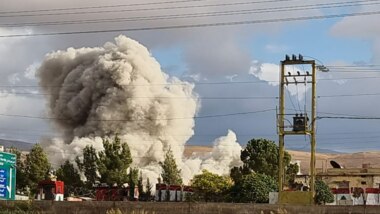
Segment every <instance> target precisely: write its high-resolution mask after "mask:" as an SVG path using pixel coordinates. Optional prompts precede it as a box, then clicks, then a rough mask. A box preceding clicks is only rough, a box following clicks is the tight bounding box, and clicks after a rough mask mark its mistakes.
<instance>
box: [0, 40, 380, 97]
mask: <svg viewBox="0 0 380 214" xmlns="http://www.w3.org/2000/svg"><path fill="white" fill-rule="evenodd" d="M0 37H1V36H0ZM379 78H380V76H372V77H347V78H319V79H317V80H318V81H337V80H359V79H379ZM269 82H271V83H278V82H279V81H271V80H269V81H267V80H260V81H235V82H231V81H224V82H223V81H221V82H192V83H188V82H186V83H162V84H160V83H156V84H155V83H150V84H129V85H126V84H119V85H120V86H127V87H128V86H129V87H153V86H168V85H188V84H193V85H196V86H202V85H234V84H266V83H269ZM73 85H74V84H68V85H0V88H40V87H42V88H65V87H72V86H73ZM14 93H19V94H22V93H23V92H14ZM0 94H1V91H0ZM26 94H29V93H26ZM30 94H35V95H50V94H42V93H34V92H31V93H30Z"/></svg>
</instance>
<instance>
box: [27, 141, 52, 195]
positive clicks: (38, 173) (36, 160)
mask: <svg viewBox="0 0 380 214" xmlns="http://www.w3.org/2000/svg"><path fill="white" fill-rule="evenodd" d="M50 169H51V166H50V163H49V160H48V158H47V155H46V153H45V152H44V150H43V149H42V147H41V146H40V145H39V144H35V145H34V146H33V148H32V150H31V151H30V153H29V154H28V155H27V156H26V160H25V174H26V183H27V186H29V188H30V189H31V192H32V193H36V190H37V184H38V182H40V181H42V180H46V179H49V173H50Z"/></svg>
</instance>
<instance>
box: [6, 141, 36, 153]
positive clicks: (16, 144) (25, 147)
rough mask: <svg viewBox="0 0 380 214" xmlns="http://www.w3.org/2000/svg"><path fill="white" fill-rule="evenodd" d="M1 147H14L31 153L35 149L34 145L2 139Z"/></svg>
mask: <svg viewBox="0 0 380 214" xmlns="http://www.w3.org/2000/svg"><path fill="white" fill-rule="evenodd" d="M0 145H2V146H4V147H5V148H10V147H12V146H13V147H15V148H17V149H18V150H20V151H29V150H30V149H31V148H32V147H33V144H32V143H28V142H25V141H19V140H6V139H0Z"/></svg>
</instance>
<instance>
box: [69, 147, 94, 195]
mask: <svg viewBox="0 0 380 214" xmlns="http://www.w3.org/2000/svg"><path fill="white" fill-rule="evenodd" d="M97 160H98V157H97V155H96V150H95V148H94V147H93V146H90V145H87V146H86V147H85V148H84V149H83V159H82V160H81V159H80V158H79V157H76V159H75V162H76V163H77V165H78V168H79V170H80V171H81V172H82V173H83V174H84V176H85V177H86V185H87V187H88V188H91V187H92V186H93V185H94V184H95V182H96V181H97V180H98V179H99V177H98V174H97V170H98V167H97V164H96V162H97Z"/></svg>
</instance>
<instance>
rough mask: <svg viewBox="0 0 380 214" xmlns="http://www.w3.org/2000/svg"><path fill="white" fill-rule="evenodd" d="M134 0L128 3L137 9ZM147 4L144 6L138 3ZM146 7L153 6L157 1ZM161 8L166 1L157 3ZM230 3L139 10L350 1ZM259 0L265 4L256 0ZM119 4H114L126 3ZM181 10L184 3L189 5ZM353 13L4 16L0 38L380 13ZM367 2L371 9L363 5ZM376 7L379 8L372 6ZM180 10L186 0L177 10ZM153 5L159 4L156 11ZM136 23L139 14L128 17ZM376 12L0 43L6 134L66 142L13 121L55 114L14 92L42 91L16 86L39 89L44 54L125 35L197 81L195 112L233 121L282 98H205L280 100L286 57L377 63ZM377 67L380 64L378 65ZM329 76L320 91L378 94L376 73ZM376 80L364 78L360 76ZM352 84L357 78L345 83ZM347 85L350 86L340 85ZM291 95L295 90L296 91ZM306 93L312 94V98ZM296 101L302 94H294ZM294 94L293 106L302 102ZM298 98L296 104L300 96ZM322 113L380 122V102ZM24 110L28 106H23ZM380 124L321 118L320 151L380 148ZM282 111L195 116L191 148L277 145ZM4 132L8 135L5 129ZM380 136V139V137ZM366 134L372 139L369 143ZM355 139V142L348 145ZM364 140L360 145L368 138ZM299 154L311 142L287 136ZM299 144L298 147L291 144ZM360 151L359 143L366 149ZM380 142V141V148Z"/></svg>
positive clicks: (14, 7)
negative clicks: (227, 139) (231, 137)
mask: <svg viewBox="0 0 380 214" xmlns="http://www.w3.org/2000/svg"><path fill="white" fill-rule="evenodd" d="M133 2H134V1H131V3H133ZM136 2H140V1H136ZM143 2H146V3H147V5H148V6H149V2H151V1H143ZM156 2H159V1H156ZM239 2H247V5H242V6H239V5H230V6H224V7H214V6H213V7H211V6H209V7H201V8H193V9H191V8H190V9H189V8H181V9H176V10H170V11H164V12H162V11H159V10H158V11H147V12H144V11H142V12H136V14H137V15H136V16H151V15H161V16H162V15H167V14H187V13H199V12H205V13H206V12H214V11H222V10H242V9H257V8H259V9H260V8H274V7H283V6H288V5H294V6H297V5H298V6H302V5H306V4H308V5H310V4H311V5H313V4H314V5H317V4H322V3H325V4H330V3H336V4H339V3H342V4H343V5H344V4H347V3H344V2H346V1H338V0H337V1H311V0H310V1H297V0H293V1H289V2H286V4H285V2H279V3H265V2H261V3H259V4H255V5H249V4H248V2H250V1H247V0H241V1H239ZM258 2H260V1H258ZM121 3H122V2H121V1H118V0H112V1H109V2H107V5H116V4H121ZM218 3H219V4H222V3H230V2H229V1H215V0H209V1H204V2H203V1H201V2H190V3H186V5H190V6H191V5H208V4H211V5H212V4H218ZM104 4H105V3H104V2H103V1H100V0H99V1H83V2H76V1H65V2H51V1H47V0H33V1H30V2H29V3H27V4H20V2H18V1H10V0H6V1H3V2H2V3H0V6H1V8H2V10H3V11H20V10H25V9H28V10H37V9H40V8H46V9H49V8H50V9H52V8H70V7H86V6H99V5H104ZM182 4H184V3H182ZM355 4H357V5H356V6H355V7H341V8H338V9H319V10H315V9H314V10H307V9H305V10H304V11H284V12H273V13H261V14H248V15H239V16H238V15H237V16H218V17H204V18H192V19H173V20H172V19H170V20H153V21H136V22H119V23H108V24H107V23H98V24H86V25H80V24H77V25H56V26H46V25H42V26H24V27H18V28H14V27H13V28H12V27H6V26H4V24H6V23H8V24H9V23H24V22H41V21H45V20H47V19H48V20H49V21H62V20H67V19H70V20H74V21H75V20H79V19H96V18H99V17H97V16H96V15H94V14H88V15H83V14H82V15H81V14H76V15H72V16H70V17H67V16H49V17H48V18H46V17H44V16H42V15H41V16H36V17H25V18H23V17H17V16H16V17H5V18H4V19H3V20H2V21H0V22H1V23H0V24H2V25H1V26H0V35H3V36H7V35H12V34H34V33H50V32H72V31H87V30H107V29H126V28H138V27H157V26H168V25H189V24H198V23H215V22H229V21H245V20H262V19H270V18H283V17H303V16H318V15H323V14H342V13H349V12H367V11H378V10H380V7H379V5H378V4H377V3H376V2H374V3H373V4H372V3H371V2H365V1H364V2H363V1H357V2H356V3H355ZM366 4H367V5H366ZM368 4H372V5H368ZM176 6H181V3H178V4H176ZM151 7H153V6H151ZM132 13H133V12H129V14H124V13H116V12H115V13H111V14H109V13H105V14H104V17H103V16H102V18H116V17H121V16H127V17H128V15H130V14H132ZM131 16H132V15H131ZM378 18H379V15H371V16H357V17H345V18H334V19H319V20H307V21H297V22H278V23H266V24H252V25H236V26H222V27H204V28H188V29H169V30H151V31H136V32H133V31H131V32H123V31H120V32H111V33H99V34H78V35H75V34H74V35H64V36H59V35H56V36H38V37H15V38H7V37H4V38H0V42H1V43H0V63H1V64H2V65H3V69H2V71H1V72H2V76H3V77H4V78H3V79H2V80H1V85H10V86H14V87H13V88H12V87H10V88H2V89H1V94H2V95H3V96H4V101H3V103H2V104H1V105H0V108H1V112H0V113H1V114H3V115H5V116H2V117H1V118H0V128H3V130H4V131H3V133H2V137H3V138H8V139H20V140H26V141H29V142H38V141H39V140H40V139H41V138H45V137H52V136H57V135H60V133H59V130H55V129H54V126H53V125H52V123H51V122H49V121H44V120H42V121H41V120H36V119H25V118H17V117H12V115H25V114H26V115H32V116H41V115H47V114H48V113H47V112H48V110H47V107H46V105H45V100H44V98H43V97H42V96H29V95H22V94H17V93H15V92H18V93H19V92H25V91H27V92H28V93H29V92H30V91H32V92H36V91H38V87H35V88H33V87H32V88H23V89H20V88H17V86H18V85H19V86H20V85H24V86H25V85H33V86H37V85H38V79H37V78H36V77H34V76H33V75H28V74H33V72H34V71H35V70H36V68H38V65H39V63H40V62H41V61H42V60H43V58H44V56H45V54H46V53H49V52H52V51H55V50H62V49H66V48H69V47H76V48H79V47H98V46H102V45H103V44H104V43H105V42H107V41H113V38H114V37H115V36H117V35H119V34H125V35H126V36H128V37H131V38H133V39H135V40H137V41H139V42H140V43H141V44H143V45H145V46H146V47H147V48H148V49H149V50H150V51H151V53H152V55H153V56H154V57H155V58H156V59H157V61H158V62H159V63H160V64H161V67H162V70H163V71H164V72H165V73H167V74H169V75H170V76H175V77H178V78H180V79H182V80H186V81H189V82H191V83H194V84H195V88H194V92H195V93H197V94H199V96H200V108H199V111H198V115H200V116H202V115H215V114H229V113H238V112H254V111H260V110H264V109H269V108H272V109H273V108H276V105H277V103H278V101H277V100H276V99H272V100H259V99H246V100H238V101H237V100H226V99H225V100H210V99H202V97H216V96H220V97H222V96H230V97H257V96H272V97H276V96H278V85H273V84H270V83H271V82H270V81H271V80H273V78H276V76H278V67H276V66H278V63H279V61H281V60H283V59H284V55H285V54H303V55H305V56H311V57H314V58H316V59H318V60H319V61H320V63H323V64H325V65H332V66H334V65H353V64H357V63H361V64H363V63H364V64H379V62H380V45H379V44H380V36H379V35H380V30H378V29H380V28H379V24H378V23H377V20H378ZM377 68H378V67H377ZM330 70H331V72H330V73H328V74H321V75H320V76H319V78H322V79H323V78H331V79H334V80H335V81H321V82H319V83H318V92H319V93H320V94H322V95H329V94H338V95H339V94H360V93H380V89H379V87H378V85H379V84H378V83H379V81H380V79H377V78H378V77H379V76H378V74H377V73H365V72H363V73H360V72H352V73H349V72H350V71H355V70H354V69H353V70H349V69H348V68H346V69H345V71H346V73H338V72H335V73H334V71H336V70H334V69H330ZM363 76H365V77H374V78H373V79H358V78H360V77H363ZM347 78H353V79H351V80H345V79H347ZM340 79H343V80H342V81H340V82H339V80H340ZM226 81H227V82H228V81H232V82H233V81H235V82H236V81H237V82H242V81H244V82H255V81H256V82H257V81H261V83H259V84H222V85H199V84H197V83H199V82H206V83H207V82H226ZM290 93H292V92H290ZM307 93H309V92H307ZM297 95H298V94H297ZM297 95H295V94H294V93H293V94H292V95H291V99H292V100H293V102H295V103H297V102H301V103H302V102H304V100H302V99H299V96H297ZM297 97H298V98H297ZM318 102H319V104H318V108H319V110H320V111H324V112H331V113H337V114H338V113H344V114H353V115H365V116H371V117H378V116H380V114H379V113H378V112H377V111H378V109H379V107H380V99H378V96H353V97H336V98H335V99H333V98H331V99H327V98H324V99H322V98H321V99H319V100H318ZM26 106H27V108H25V107H26ZM379 123H380V121H378V120H371V121H370V120H337V119H336V120H334V119H330V120H327V119H323V120H320V121H318V138H320V139H321V140H320V143H319V144H318V146H319V147H320V148H330V149H334V150H338V151H343V152H350V151H365V150H380V146H378V144H377V142H378V141H380V134H377V133H378V132H379V131H380V128H379V127H380V126H379V125H380V124H379ZM275 124H276V123H275V112H273V111H272V112H265V113H257V114H247V115H238V116H230V117H220V118H212V119H196V120H195V127H194V130H195V134H194V136H193V137H192V138H191V139H190V141H189V144H196V145H198V144H200V145H211V144H212V142H213V140H214V139H215V138H217V137H218V136H223V135H225V134H226V133H227V131H228V130H229V129H231V130H232V131H234V132H235V133H236V134H237V137H238V141H239V143H240V144H241V145H244V144H245V143H246V142H247V141H248V140H249V139H251V138H259V137H264V138H269V139H272V140H277V136H276V127H275ZM6 130H7V131H6ZM378 135H379V136H378ZM364 137H367V138H364ZM347 138H350V139H347ZM360 138H363V140H361V139H360ZM289 141H294V147H304V146H305V144H307V143H305V138H302V137H301V138H290V140H289ZM290 145H291V146H293V143H291V144H290ZM361 145H362V146H361ZM379 145H380V144H379Z"/></svg>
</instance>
